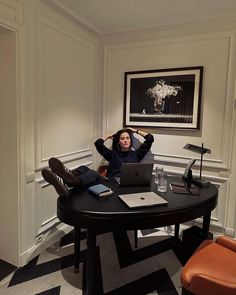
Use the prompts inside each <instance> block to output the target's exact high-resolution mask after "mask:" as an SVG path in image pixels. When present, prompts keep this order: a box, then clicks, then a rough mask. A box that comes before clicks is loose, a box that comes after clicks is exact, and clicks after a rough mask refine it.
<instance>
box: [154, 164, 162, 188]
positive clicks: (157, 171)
mask: <svg viewBox="0 0 236 295" xmlns="http://www.w3.org/2000/svg"><path fill="white" fill-rule="evenodd" d="M163 171H164V170H163V167H156V170H155V183H156V184H158V183H159V178H160V173H161V172H163Z"/></svg>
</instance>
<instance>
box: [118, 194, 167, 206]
mask: <svg viewBox="0 0 236 295" xmlns="http://www.w3.org/2000/svg"><path fill="white" fill-rule="evenodd" d="M119 198H120V199H121V200H122V201H123V202H124V203H125V204H126V205H127V206H128V207H129V208H140V207H151V206H160V205H166V204H168V201H166V200H165V199H163V198H162V197H160V196H159V195H157V194H155V193H154V192H143V193H135V194H124V195H119Z"/></svg>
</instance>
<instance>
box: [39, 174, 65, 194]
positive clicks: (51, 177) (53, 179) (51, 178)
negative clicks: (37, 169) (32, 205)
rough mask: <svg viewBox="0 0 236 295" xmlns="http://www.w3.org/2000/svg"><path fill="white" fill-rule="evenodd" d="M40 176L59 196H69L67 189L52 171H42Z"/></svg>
mask: <svg viewBox="0 0 236 295" xmlns="http://www.w3.org/2000/svg"><path fill="white" fill-rule="evenodd" d="M42 176H43V178H44V179H45V180H46V181H47V182H48V183H50V184H51V185H53V186H54V188H55V190H56V192H57V193H58V195H59V196H68V195H69V190H68V189H67V187H66V186H65V185H63V184H62V183H61V182H60V181H59V180H58V179H57V176H56V175H55V174H54V173H53V172H52V171H50V170H49V169H43V170H42Z"/></svg>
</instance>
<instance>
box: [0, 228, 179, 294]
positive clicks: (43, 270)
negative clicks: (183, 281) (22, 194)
mask: <svg viewBox="0 0 236 295" xmlns="http://www.w3.org/2000/svg"><path fill="white" fill-rule="evenodd" d="M171 234H172V233H171V232H170V231H168V230H167V229H166V228H162V229H152V230H145V231H139V232H138V236H139V238H138V248H137V249H134V237H133V232H132V231H131V232H128V236H125V235H124V237H122V239H120V236H119V235H115V234H113V233H105V234H100V235H98V236H97V253H98V255H97V261H96V263H97V269H98V272H97V274H96V275H97V287H98V294H99V295H102V294H106V295H147V294H159V295H178V294H181V287H180V281H179V278H180V272H181V269H182V265H181V263H180V262H179V261H178V259H177V257H176V255H175V254H174V252H173V251H172V250H168V251H165V252H163V253H158V252H157V251H156V250H155V247H154V246H153V244H154V243H156V242H157V241H162V242H163V245H164V244H165V240H166V239H167V238H169V235H171ZM84 236H85V235H84ZM126 237H127V241H126ZM73 239H74V237H73V232H71V233H69V234H68V235H66V236H65V237H63V238H62V239H61V241H59V242H58V243H56V244H54V245H53V246H52V247H49V248H48V249H47V250H45V251H44V252H43V253H42V254H40V255H39V256H37V257H36V258H34V259H33V260H31V261H30V262H29V263H28V264H27V265H26V266H24V267H22V268H19V269H16V270H15V269H14V267H13V268H11V271H12V272H11V273H10V274H8V275H7V276H6V277H5V278H3V277H2V276H0V278H1V279H2V280H1V282H0V294H2V295H4V294H7V295H10V294H12V295H23V294H24V295H28V294H30V295H33V294H35V295H36V294H37V295H38V294H41V295H59V294H60V295H68V294H69V295H73V294H76V295H83V294H84V291H83V286H84V285H85V280H86V277H85V272H84V269H85V268H84V263H85V261H86V240H85V239H83V240H82V242H81V263H80V272H79V273H74V267H73V263H74V255H73V251H74V248H73ZM124 241H126V242H127V243H129V245H130V247H131V248H130V249H129V250H127V243H124ZM147 246H150V247H149V248H148V252H149V254H150V255H148V256H150V257H147V255H146V254H147V253H146V254H145V251H144V249H145V247H147ZM125 247H126V248H125ZM146 252H147V251H146ZM0 266H1V263H0ZM0 273H1V272H0ZM4 273H6V274H7V271H6V272H4Z"/></svg>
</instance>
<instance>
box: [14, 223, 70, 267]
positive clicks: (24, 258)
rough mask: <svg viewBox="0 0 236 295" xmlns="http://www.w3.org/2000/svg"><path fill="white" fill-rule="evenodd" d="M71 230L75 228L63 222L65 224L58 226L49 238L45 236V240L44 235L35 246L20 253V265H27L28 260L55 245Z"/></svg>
mask: <svg viewBox="0 0 236 295" xmlns="http://www.w3.org/2000/svg"><path fill="white" fill-rule="evenodd" d="M71 230H73V228H72V227H71V226H69V225H66V224H63V226H62V227H60V228H58V230H57V231H55V232H54V233H52V234H50V235H49V236H47V238H45V240H43V237H42V241H41V242H40V243H39V244H37V245H34V246H33V247H31V248H30V249H28V250H27V251H25V252H23V253H21V254H20V256H19V263H20V265H19V266H23V265H25V264H26V263H27V262H29V261H30V260H31V259H33V258H34V257H36V256H37V255H39V254H40V253H42V252H43V251H44V250H45V249H47V248H48V247H50V246H51V245H53V244H54V243H55V242H56V241H58V240H59V239H61V238H62V237H63V236H64V235H66V234H67V233H69V232H70V231H71Z"/></svg>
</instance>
